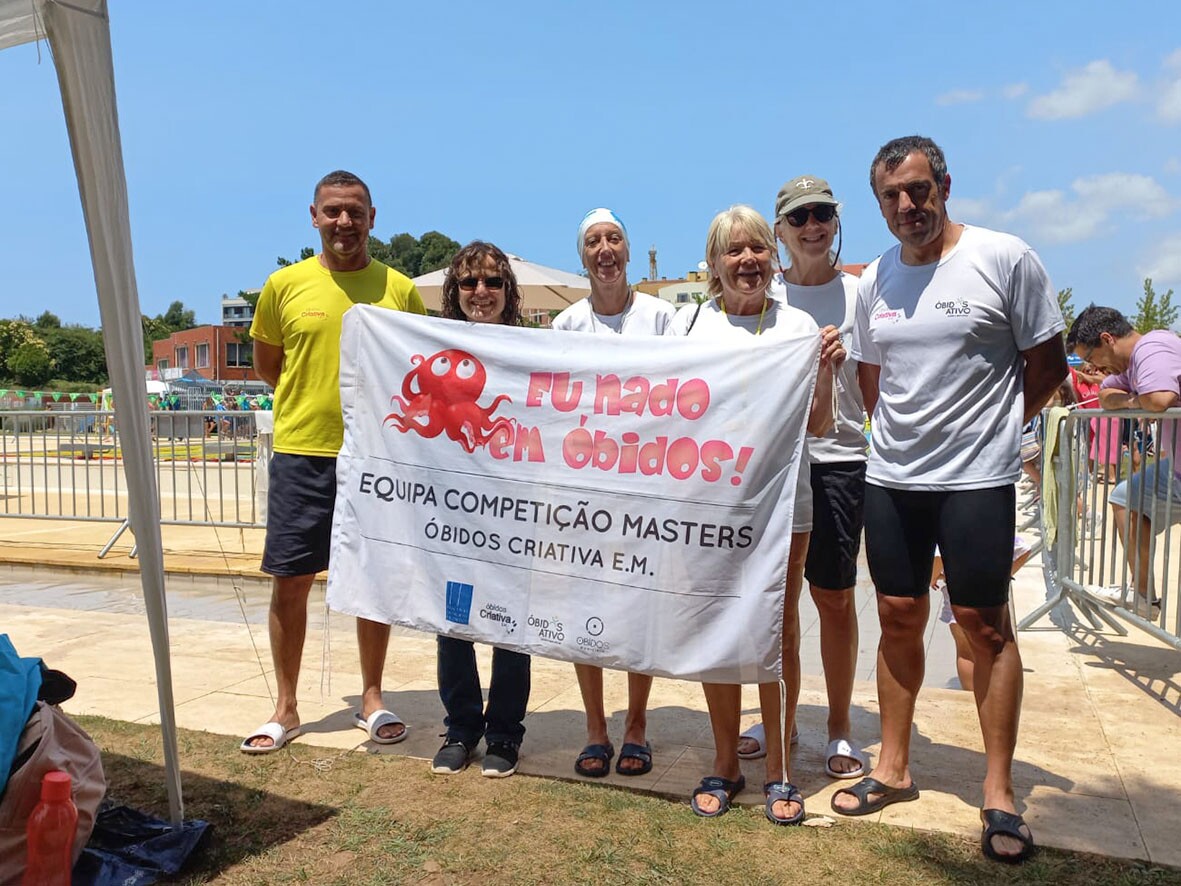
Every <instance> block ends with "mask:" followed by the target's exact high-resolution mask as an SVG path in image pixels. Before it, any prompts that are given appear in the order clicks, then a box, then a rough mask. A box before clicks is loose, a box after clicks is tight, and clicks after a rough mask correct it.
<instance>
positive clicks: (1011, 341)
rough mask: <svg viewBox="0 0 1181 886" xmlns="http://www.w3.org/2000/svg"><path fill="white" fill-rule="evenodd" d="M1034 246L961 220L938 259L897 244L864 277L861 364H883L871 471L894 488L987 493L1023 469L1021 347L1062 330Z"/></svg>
mask: <svg viewBox="0 0 1181 886" xmlns="http://www.w3.org/2000/svg"><path fill="white" fill-rule="evenodd" d="M1065 325H1066V324H1065V323H1064V322H1063V320H1062V312H1061V311H1060V310H1059V308H1058V298H1057V295H1056V294H1055V292H1054V288H1053V286H1051V285H1050V279H1049V277H1048V275H1047V274H1046V269H1045V268H1044V267H1043V266H1042V263H1041V260H1040V259H1039V258H1038V257H1037V253H1035V252H1034V251H1033V249H1031V248H1030V247H1029V245H1028V244H1026V243H1024V242H1023V241H1021V240H1020V239H1018V238H1017V237H1013V236H1011V235H1009V234H1002V233H999V232H997V231H990V230H987V229H985V228H977V227H972V226H965V227H964V230H963V233H962V234H961V236H960V240H959V242H958V243H957V244H956V245H955V247H954V248H953V249H952V250H951V252H949V253H948V254H947V255H945V256H943V258H941V259H940V260H939V261H937V262H934V263H932V264H928V265H906V264H903V263H902V259H901V248H900V247H898V246H895V247H894V248H893V249H891V250H890V251H888V252H886V253H885V254H884V255H882V256H881V257H880V258H878V259H877V260H876V261H874V262H873V263H872V264H871V265H870V266H869V267H868V268H866V269H865V273H864V274H863V275H862V277H861V282H860V284H859V285H858V290H857V316H856V321H855V323H854V327H853V350H852V353H851V356H852V357H853V359H854V360H857V361H859V362H862V363H869V364H873V365H876V366H879V367H881V378H880V383H879V396H878V405H877V408H876V410H875V411H874V414H873V416H872V423H873V435H872V445H871V448H870V456H869V464H868V466H867V469H866V479H867V480H868V481H869V482H870V483H873V484H875V485H877V486H887V487H892V488H896V489H918V490H935V491H941V490H956V489H986V488H989V487H994V486H1003V485H1005V484H1008V483H1013V482H1015V481H1016V480H1017V478H1018V477H1019V476H1020V475H1021V454H1020V453H1021V425H1022V419H1023V415H1024V409H1025V402H1024V397H1023V391H1024V387H1023V379H1022V372H1023V370H1024V365H1025V364H1024V361H1023V360H1022V358H1021V352H1022V351H1027V350H1029V349H1030V348H1033V347H1034V346H1036V345H1039V344H1041V343H1042V342H1044V341H1048V340H1049V339H1050V338H1051V337H1053V336H1054V335H1057V334H1058V333H1060V332H1061V331H1062V330H1063V329H1064V328H1065Z"/></svg>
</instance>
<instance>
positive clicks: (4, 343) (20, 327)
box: [0, 320, 45, 378]
mask: <svg viewBox="0 0 1181 886" xmlns="http://www.w3.org/2000/svg"><path fill="white" fill-rule="evenodd" d="M34 343H36V344H40V345H41V346H42V347H44V346H45V342H44V341H42V339H41V337H40V336H38V335H37V333H36V332H35V331H34V330H33V327H32V326H31V325H30V324H29V322H28V321H27V320H0V375H3V376H5V377H6V378H11V377H12V370H11V369H9V368H8V359H9V358H10V357H12V356H13V355H14V354H15V353H16V352H17V351H18V350H20V348H21V347H23V346H24V345H27V344H34Z"/></svg>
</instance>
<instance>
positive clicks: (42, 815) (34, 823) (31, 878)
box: [21, 770, 78, 886]
mask: <svg viewBox="0 0 1181 886" xmlns="http://www.w3.org/2000/svg"><path fill="white" fill-rule="evenodd" d="M77 827H78V809H77V807H76V806H74V801H73V800H72V799H71V798H70V774H69V773H68V772H60V771H57V770H55V771H53V772H46V773H45V777H44V778H43V779H42V780H41V802H40V803H38V804H37V805H36V807H35V808H34V809H33V814H32V815H30V816H29V826H28V828H27V831H26V833H27V834H28V841H29V857H28V866H27V867H26V868H25V877H24V879H23V880H21V886H70V870H71V869H72V868H73V866H74V831H75V829H76V828H77Z"/></svg>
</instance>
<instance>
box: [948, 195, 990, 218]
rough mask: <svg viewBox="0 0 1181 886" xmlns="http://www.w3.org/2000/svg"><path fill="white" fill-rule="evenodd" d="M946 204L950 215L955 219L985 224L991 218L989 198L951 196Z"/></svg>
mask: <svg viewBox="0 0 1181 886" xmlns="http://www.w3.org/2000/svg"><path fill="white" fill-rule="evenodd" d="M947 204H948V211H949V212H950V213H951V217H952V218H954V219H955V220H956V221H961V222H969V223H971V224H981V225H987V224H989V223H990V222H991V221H992V219H993V208H992V203H991V202H990V201H989V200H975V199H973V198H971V197H955V196H953V197H952V198H951V199H950V200H948V201H947Z"/></svg>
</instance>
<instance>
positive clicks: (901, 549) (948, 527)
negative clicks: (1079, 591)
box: [865, 484, 1017, 609]
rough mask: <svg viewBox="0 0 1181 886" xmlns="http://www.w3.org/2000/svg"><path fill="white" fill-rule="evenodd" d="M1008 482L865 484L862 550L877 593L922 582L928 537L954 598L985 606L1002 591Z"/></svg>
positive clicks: (927, 580)
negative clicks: (957, 486)
mask: <svg viewBox="0 0 1181 886" xmlns="http://www.w3.org/2000/svg"><path fill="white" fill-rule="evenodd" d="M1016 522H1017V512H1016V491H1015V489H1014V487H1013V486H1012V485H1009V486H997V487H994V488H992V489H965V490H961V491H955V492H920V491H916V490H909V489H886V488H884V487H882V486H874V485H872V484H869V485H867V486H866V488H865V554H866V558H867V559H868V560H869V574H870V577H871V578H873V583H874V585H875V586H876V588H877V591H878V593H879V594H883V595H885V596H887V597H921V596H923V595H924V594H926V593H927V592H928V591H929V590H930V585H931V564H932V562H933V561H934V558H935V545H936V544H938V545H939V553H940V556H942V557H943V573H944V575H945V576H946V578H947V593H948V595H949V596H950V597H951V602H952V603H953V604H955V605H956V606H969V607H972V608H974V609H985V608H988V607H992V606H1001V605H1003V604H1004V603H1005V602H1007V601H1008V599H1009V580H1010V576H1011V574H1012V569H1013V536H1014V535H1015V534H1016Z"/></svg>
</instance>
